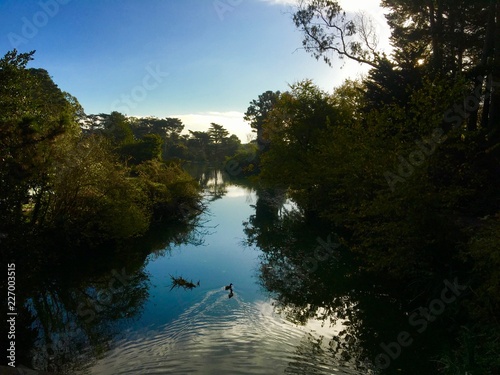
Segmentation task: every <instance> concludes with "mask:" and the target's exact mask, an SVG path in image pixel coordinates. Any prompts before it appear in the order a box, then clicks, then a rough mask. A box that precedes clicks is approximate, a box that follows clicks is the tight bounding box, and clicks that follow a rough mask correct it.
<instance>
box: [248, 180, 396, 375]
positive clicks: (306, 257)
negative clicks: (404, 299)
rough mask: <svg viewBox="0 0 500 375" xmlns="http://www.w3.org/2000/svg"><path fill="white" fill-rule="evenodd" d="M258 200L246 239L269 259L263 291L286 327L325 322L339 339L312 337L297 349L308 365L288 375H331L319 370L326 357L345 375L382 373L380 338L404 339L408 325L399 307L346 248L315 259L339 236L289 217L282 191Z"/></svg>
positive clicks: (292, 212) (264, 261) (262, 274)
mask: <svg viewBox="0 0 500 375" xmlns="http://www.w3.org/2000/svg"><path fill="white" fill-rule="evenodd" d="M257 196H258V201H257V204H256V206H255V209H256V210H255V214H254V215H252V216H251V217H250V218H249V220H248V222H245V223H244V227H245V228H244V231H245V233H246V235H247V239H246V242H247V245H248V246H255V247H258V248H259V249H260V250H261V251H262V255H261V265H260V270H259V279H260V283H261V285H262V286H263V287H264V288H265V289H266V290H267V291H268V292H269V295H270V297H272V298H273V299H274V305H275V310H276V311H277V312H279V313H280V314H281V315H282V316H283V317H284V318H285V319H287V320H288V321H290V322H292V323H294V324H297V325H304V326H305V325H307V324H308V323H311V322H312V321H319V322H321V326H322V327H326V328H328V327H330V328H331V332H332V333H333V334H332V335H331V336H330V337H329V338H327V339H326V338H324V337H320V338H319V339H318V338H317V337H316V336H312V335H306V336H305V337H304V339H303V340H302V342H301V343H300V345H299V346H298V347H297V348H296V352H297V358H302V359H301V360H300V361H299V360H297V361H296V362H292V363H290V364H289V369H288V373H306V372H307V373H308V374H309V373H324V371H325V370H324V369H321V364H318V363H317V359H318V358H319V357H321V356H318V354H319V353H323V354H324V353H328V355H329V358H331V359H333V362H334V363H337V364H338V365H339V366H341V367H342V368H343V369H345V370H344V371H345V373H350V372H351V371H354V372H353V373H370V372H371V371H376V369H375V366H374V364H373V362H374V359H375V357H376V355H377V354H378V353H380V346H379V345H380V342H381V341H380V340H381V339H380V336H379V333H380V332H391V334H392V332H393V331H395V332H396V333H397V324H395V322H397V321H401V314H400V311H399V309H398V307H397V306H396V305H395V301H391V300H389V299H388V297H387V296H385V295H383V294H380V293H376V292H375V289H374V287H375V286H374V285H372V283H371V282H370V280H369V279H367V278H366V276H363V275H362V274H361V273H360V272H358V268H357V267H356V266H355V262H354V261H353V260H352V259H350V258H349V254H348V252H347V251H346V249H345V248H342V247H339V248H338V249H337V250H335V252H331V253H330V255H328V254H326V255H325V254H322V255H321V256H318V255H316V256H315V255H314V254H315V250H316V249H317V248H318V239H321V238H323V239H326V238H327V237H328V235H331V236H334V234H331V233H330V234H329V233H328V231H327V230H326V229H325V228H321V226H318V225H311V223H310V222H307V220H306V219H305V218H304V216H303V215H302V214H301V213H300V212H299V211H298V210H297V209H295V208H292V209H289V210H285V209H284V208H283V207H284V203H285V201H286V199H285V195H284V193H283V192H282V191H273V190H257ZM320 242H321V241H320ZM323 242H325V241H323ZM316 254H318V253H317V252H316ZM312 260H314V261H312ZM393 324H394V327H391V325H393ZM389 337H390V336H389ZM393 337H394V336H393ZM303 358H310V361H305V362H304V361H303ZM315 358H316V359H315ZM307 362H309V363H307ZM311 366H312V367H311ZM317 366H319V367H318V368H317V369H316V370H315V368H316V367H317ZM394 370H396V369H394ZM316 371H317V372H316ZM321 371H323V372H321Z"/></svg>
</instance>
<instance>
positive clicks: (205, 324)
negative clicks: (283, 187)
mask: <svg viewBox="0 0 500 375" xmlns="http://www.w3.org/2000/svg"><path fill="white" fill-rule="evenodd" d="M195 167H196V168H198V166H195ZM196 168H195V169H196ZM191 172H192V173H194V172H193V171H191ZM195 172H196V173H198V174H196V178H197V179H198V181H199V182H200V184H201V186H203V187H204V189H205V196H206V199H207V202H209V203H207V205H208V204H209V213H207V214H204V215H202V216H200V217H199V218H197V219H195V220H194V221H193V222H192V223H191V224H190V225H185V226H178V227H177V226H172V225H169V226H167V227H165V226H157V227H155V228H154V229H153V230H152V231H151V232H150V233H149V234H148V235H147V236H145V237H143V238H141V239H138V240H136V241H127V242H126V243H123V244H120V245H119V246H117V247H116V249H114V251H111V252H110V251H109V249H107V250H108V251H103V252H102V253H100V252H99V251H94V252H93V253H92V255H89V256H87V257H85V258H77V257H67V258H50V261H49V260H47V261H46V262H45V263H43V264H37V265H36V267H33V269H34V272H33V276H32V279H31V282H30V285H29V286H26V287H24V286H23V290H24V291H25V294H26V298H24V305H25V309H26V311H25V313H24V315H23V316H24V319H25V322H26V324H27V325H28V326H29V329H26V330H25V331H23V332H22V336H23V337H25V338H29V345H28V347H29V348H30V353H31V357H32V359H33V365H34V367H36V368H38V369H42V370H50V371H57V372H62V373H79V372H78V370H79V369H80V370H82V371H81V373H85V374H87V373H88V374H96V375H102V374H113V375H114V374H147V373H173V374H175V373H182V374H185V373H201V374H212V373H213V374H262V373H265V374H268V373H286V374H305V373H306V374H357V375H359V374H369V373H371V372H370V371H371V365H370V363H369V362H373V358H375V356H376V354H378V352H379V351H380V346H379V345H380V343H381V341H385V342H388V340H389V339H393V338H394V337H395V336H396V334H397V333H398V332H399V330H401V325H398V324H396V322H398V321H401V317H400V316H399V315H398V314H399V313H400V311H399V309H398V308H397V306H395V303H393V302H392V301H390V300H388V299H387V297H385V296H383V295H380V294H378V293H377V292H376V290H375V289H374V288H373V286H372V284H371V283H370V281H369V280H367V279H366V278H363V276H362V275H361V274H359V272H358V270H357V268H356V267H355V266H354V265H353V262H352V260H351V259H349V258H348V255H347V252H346V251H344V250H343V249H342V248H341V247H340V246H337V245H336V243H337V238H336V236H335V233H332V232H331V231H329V230H328V229H329V228H323V227H321V226H319V225H312V224H311V222H307V221H306V220H305V219H304V218H303V216H302V215H301V213H300V212H299V211H297V210H296V207H294V205H293V204H292V203H291V202H289V201H288V200H287V197H286V194H285V192H284V191H280V190H273V189H268V188H263V187H256V188H252V186H251V185H250V183H248V182H234V181H230V180H229V179H228V176H226V175H225V174H224V173H223V172H221V171H217V170H207V169H206V168H205V167H203V168H200V169H199V170H198V171H195ZM242 222H243V224H244V225H243V226H241V223H242ZM242 242H243V244H244V246H242ZM201 245H203V246H201ZM252 247H253V248H255V250H253V249H251V248H252ZM76 259H78V261H76ZM26 264H28V263H26ZM170 275H173V276H175V277H176V278H177V280H178V281H179V282H181V279H179V277H180V276H183V278H182V280H184V281H185V282H186V285H187V283H190V284H189V287H188V288H183V287H182V288H173V289H172V279H171V277H170ZM184 277H185V278H184ZM198 279H201V282H200V285H198V284H197V283H196V280H198ZM230 283H234V285H230V288H228V289H227V290H226V288H225V286H228V284H230ZM191 284H193V287H192V288H191ZM195 284H196V286H194V285H195ZM233 291H234V292H233ZM228 293H230V294H229V295H231V294H232V296H231V298H228V297H229V295H228ZM429 331H430V330H429ZM26 340H28V339H26ZM411 352H412V353H414V350H412V351H411ZM404 355H406V354H404ZM404 355H403V356H402V357H404ZM366 358H368V359H369V361H368V362H367V361H366ZM403 359H404V358H403ZM411 360H415V356H413V357H412V356H410V358H409V359H408V362H410V361H411ZM400 363H401V362H400ZM270 369H272V370H270ZM398 370H399V367H398V366H394V367H393V368H391V369H390V371H389V372H388V373H391V371H393V372H394V373H401V372H398ZM417 371H420V369H417V368H415V372H411V371H405V372H404V373H406V374H411V373H425V371H420V372H417Z"/></svg>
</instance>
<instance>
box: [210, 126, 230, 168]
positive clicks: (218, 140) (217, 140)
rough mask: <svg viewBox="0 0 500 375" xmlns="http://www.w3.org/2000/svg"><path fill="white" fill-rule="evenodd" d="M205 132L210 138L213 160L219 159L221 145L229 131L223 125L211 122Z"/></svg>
mask: <svg viewBox="0 0 500 375" xmlns="http://www.w3.org/2000/svg"><path fill="white" fill-rule="evenodd" d="M207 133H208V136H209V138H210V142H211V146H212V150H213V155H214V158H215V160H220V158H221V151H222V146H223V143H224V141H225V139H226V138H227V136H228V135H229V132H228V131H227V130H226V129H225V128H224V126H222V125H219V124H216V123H213V122H212V123H211V124H210V128H209V129H208V132H207Z"/></svg>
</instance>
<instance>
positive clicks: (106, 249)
mask: <svg viewBox="0 0 500 375" xmlns="http://www.w3.org/2000/svg"><path fill="white" fill-rule="evenodd" d="M198 223H199V216H197V217H195V218H193V220H191V222H189V223H185V224H176V225H174V224H173V223H168V224H166V223H165V224H162V225H160V224H158V225H157V226H156V227H154V228H153V229H152V230H151V231H150V232H149V233H147V234H146V235H145V236H143V237H141V238H137V239H135V240H134V239H133V240H129V241H127V242H125V243H121V244H113V245H108V246H103V247H102V248H99V249H96V248H94V249H76V247H75V248H71V247H69V248H68V245H67V244H62V243H58V241H57V237H51V238H46V239H45V240H44V241H39V243H37V244H36V245H35V244H34V243H33V242H32V241H31V240H29V241H27V242H25V243H24V245H23V242H22V240H21V237H18V238H16V239H13V240H15V241H16V242H15V243H16V246H17V248H18V249H20V248H23V249H24V251H19V253H18V254H20V255H19V256H18V257H17V263H18V267H19V268H20V269H24V270H31V273H30V274H29V277H26V278H25V279H23V284H22V286H21V287H20V288H19V290H20V291H22V294H21V292H20V293H19V295H18V296H17V297H18V302H17V305H18V308H19V316H18V326H17V333H16V335H17V337H19V340H18V345H19V346H18V349H19V352H20V353H21V355H22V357H20V358H19V359H18V361H19V363H21V364H25V365H28V366H29V367H32V368H35V369H37V370H42V371H51V372H57V373H67V374H73V373H75V372H77V371H80V370H84V369H86V368H88V367H90V366H91V365H92V364H93V363H95V362H96V361H97V360H98V359H99V358H102V357H103V356H104V354H105V353H106V352H107V350H108V349H109V348H110V344H111V340H112V339H113V338H116V335H117V334H118V333H119V332H120V329H121V328H122V327H123V326H124V325H125V324H128V323H130V321H131V320H135V319H138V318H139V317H140V315H141V312H142V309H143V305H144V303H145V302H146V301H147V299H148V297H149V288H150V282H149V277H148V275H147V274H146V273H145V271H144V269H145V267H146V265H147V258H148V257H153V258H155V257H158V256H162V255H164V254H165V253H166V252H168V251H170V249H171V247H173V246H177V245H180V244H187V243H190V244H195V245H199V244H201V243H202V239H201V238H200V236H203V232H200V231H198ZM22 254H30V255H29V256H21V255H22Z"/></svg>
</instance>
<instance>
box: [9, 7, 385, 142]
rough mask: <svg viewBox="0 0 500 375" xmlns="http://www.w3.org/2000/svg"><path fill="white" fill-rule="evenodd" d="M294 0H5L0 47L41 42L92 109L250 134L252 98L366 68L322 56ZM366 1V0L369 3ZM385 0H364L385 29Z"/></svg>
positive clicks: (60, 78) (53, 71)
mask: <svg viewBox="0 0 500 375" xmlns="http://www.w3.org/2000/svg"><path fill="white" fill-rule="evenodd" d="M291 3H293V0H0V54H1V55H2V56H3V55H4V54H5V53H6V52H7V51H9V50H11V49H13V48H17V49H18V50H19V51H21V52H27V51H30V50H36V54H35V61H34V62H32V63H31V66H33V67H41V68H44V69H46V70H48V72H49V73H50V75H51V76H52V77H53V79H54V81H55V83H56V84H57V85H58V86H59V87H60V88H61V89H62V90H64V91H67V92H69V93H70V94H72V95H74V96H76V97H77V98H78V100H79V101H80V103H81V104H82V106H83V107H84V109H85V111H86V113H89V114H91V113H102V112H104V113H109V112H111V111H113V110H117V111H120V112H122V113H125V114H127V115H133V116H149V115H151V116H157V117H179V118H181V119H182V120H183V122H184V123H185V125H186V128H188V129H191V130H206V129H207V128H208V126H209V125H210V123H211V122H216V123H219V124H221V125H223V126H225V127H226V128H227V129H228V130H229V131H230V132H231V133H233V134H236V135H238V136H239V137H240V138H241V139H242V141H246V140H247V134H250V132H251V129H250V127H249V126H248V124H246V123H245V122H244V121H243V113H244V112H245V111H246V109H247V107H248V105H249V102H250V101H251V100H252V99H256V98H257V96H258V95H259V94H261V93H263V92H264V91H267V90H273V91H276V90H280V91H285V90H286V89H287V88H288V84H291V83H294V82H296V81H299V80H302V79H305V78H310V79H313V81H314V82H315V83H316V84H317V85H318V86H320V87H321V88H322V89H324V90H326V91H331V90H332V89H333V88H334V87H335V86H338V85H339V84H341V83H342V81H343V80H344V79H345V78H347V77H352V78H355V77H356V76H357V75H358V74H359V73H360V72H364V71H366V68H363V67H361V66H360V65H359V64H355V63H349V62H346V63H345V64H344V66H343V68H342V69H341V66H342V64H341V63H337V64H336V66H334V67H333V68H330V67H328V66H327V65H326V64H325V63H324V62H321V61H316V60H315V59H314V58H313V57H311V56H310V55H309V54H308V53H306V52H305V51H304V50H302V49H300V47H301V40H302V38H301V34H300V32H299V31H298V30H296V29H295V26H294V25H293V22H292V20H291V13H292V11H293V8H292V7H291V5H290V4H291ZM361 4H363V5H361ZM377 4H378V0H364V1H362V0H346V1H345V8H346V10H347V11H349V12H350V11H354V10H357V9H359V8H362V9H365V10H366V12H367V13H368V14H370V15H371V16H372V17H374V19H375V21H376V24H377V25H378V26H379V27H380V28H381V36H380V37H381V41H382V45H383V44H385V43H386V42H385V40H386V39H387V30H386V29H384V19H383V15H382V13H381V10H380V8H378V6H377Z"/></svg>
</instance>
